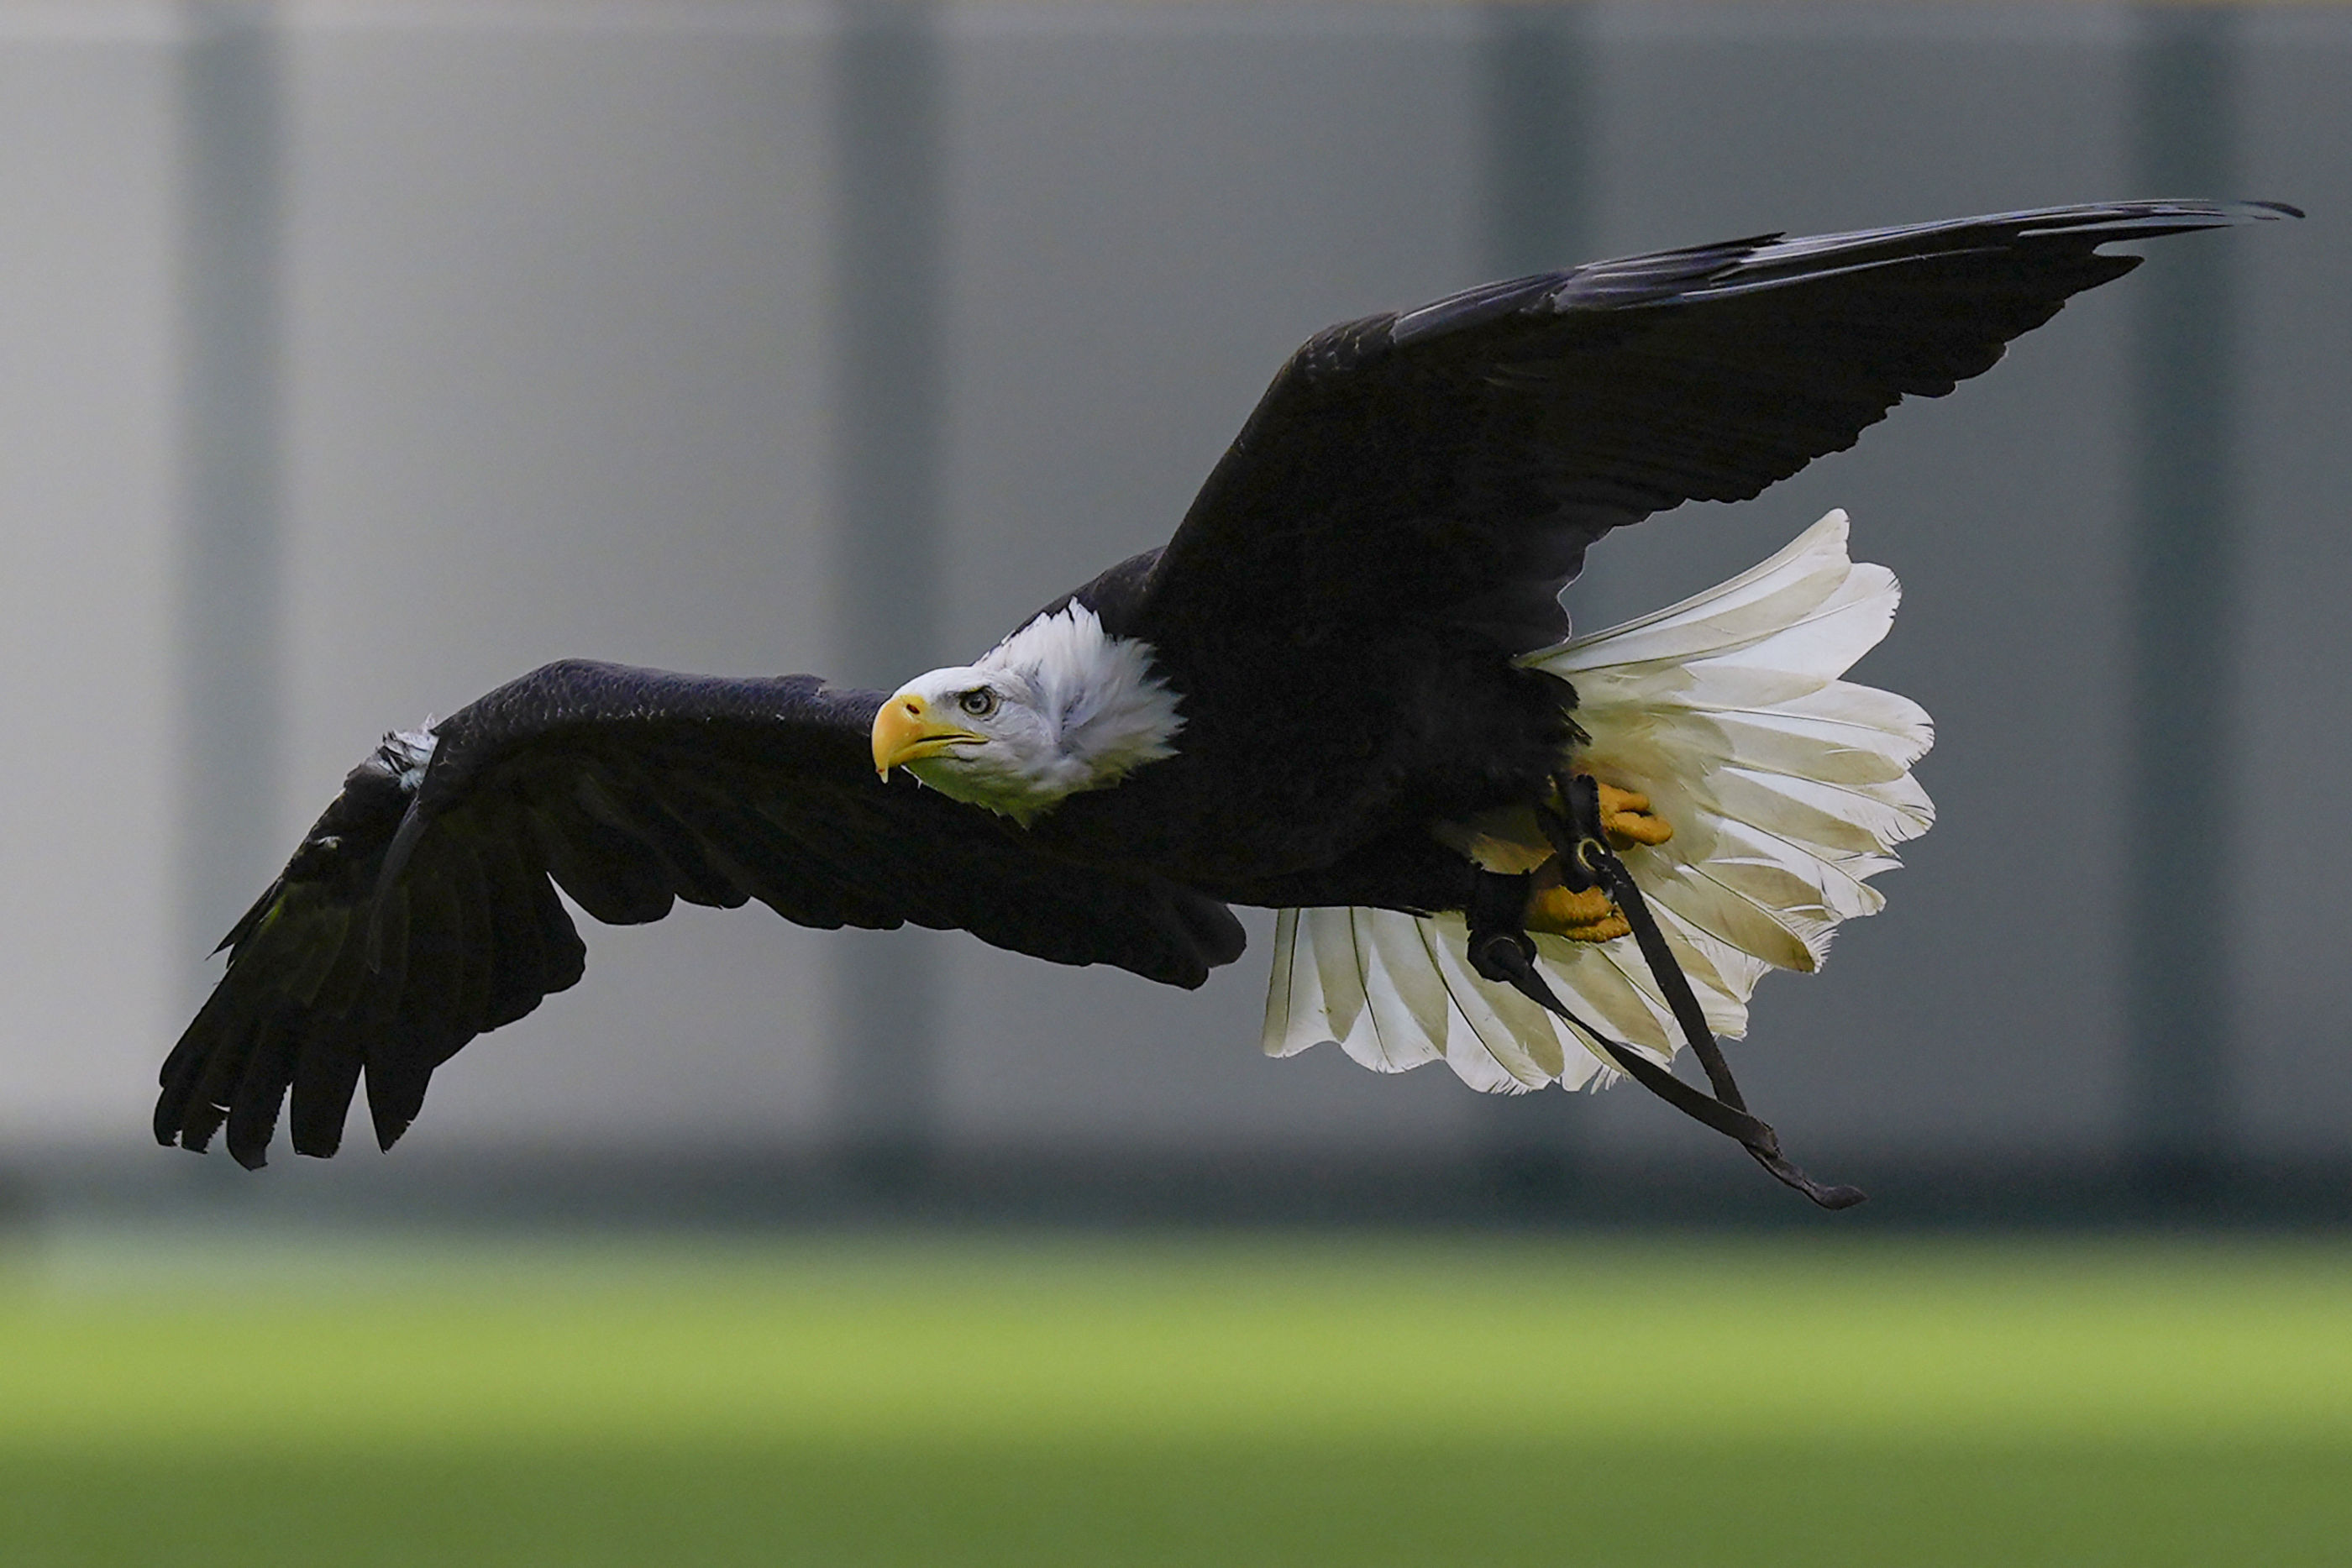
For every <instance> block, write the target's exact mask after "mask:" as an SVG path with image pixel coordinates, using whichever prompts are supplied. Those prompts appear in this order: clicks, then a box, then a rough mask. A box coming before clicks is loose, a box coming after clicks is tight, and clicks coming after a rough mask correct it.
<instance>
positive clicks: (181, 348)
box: [174, 0, 285, 986]
mask: <svg viewBox="0 0 2352 1568" xmlns="http://www.w3.org/2000/svg"><path fill="white" fill-rule="evenodd" d="M184 22H185V30H184V34H183V35H182V43H181V49H180V57H179V62H178V65H179V73H178V74H179V80H178V90H179V98H180V101H179V121H180V134H181V139H182V146H181V156H182V160H183V162H182V169H181V182H180V215H179V246H180V271H179V277H178V287H177V293H178V299H177V310H178V322H177V333H178V343H177V350H178V354H179V374H178V389H177V397H178V404H179V407H178V424H179V444H180V471H179V479H178V487H179V507H180V518H179V524H178V545H179V551H180V559H179V568H180V570H179V573H178V601H179V602H178V611H179V620H180V624H179V627H178V643H179V675H180V691H179V710H180V722H181V734H182V737H183V738H182V741H181V744H182V747H183V755H182V756H181V757H180V758H177V759H176V767H175V772H176V773H177V775H178V783H177V786H176V793H177V796H178V799H179V800H180V801H181V802H182V804H181V817H180V820H179V821H178V823H177V824H176V831H177V833H178V835H179V856H178V859H179V871H180V878H179V880H180V898H181V910H180V916H179V919H178V920H177V921H176V922H175V923H174V931H175V937H176V940H177V941H178V942H179V943H181V944H182V952H183V953H184V963H185V964H186V965H187V966H188V967H187V969H186V970H185V971H184V978H185V980H186V982H187V983H188V984H190V985H191V986H193V985H194V981H195V977H196V975H197V973H198V968H197V966H198V964H199V962H200V960H201V958H202V956H203V955H204V954H205V952H206V951H208V950H209V948H210V947H211V946H212V944H213V943H214V941H215V940H217V939H218V937H219V936H220V934H221V933H222V932H223V931H225V930H226V929H227V928H228V926H229V925H230V923H231V922H232V921H234V920H235V919H236V916H237V915H238V914H239V913H241V912H242V911H243V909H244V907H245V905H246V904H247V902H248V901H250V900H251V898H252V897H253V895H254V894H256V893H257V892H259V891H260V889H261V886H262V883H264V882H266V881H267V880H268V868H269V866H270V864H271V862H272V856H273V847H274V841H275V839H276V836H277V832H278V821H277V810H276V807H277V781H278V763H279V760H280V758H279V753H280V749H281V747H282V741H283V737H282V729H283V724H284V713H283V708H284V693H283V685H284V683H283V679H282V676H281V672H280V670H279V659H280V656H281V651H282V643H283V636H282V628H281V625H280V622H281V619H282V604H281V600H282V597H283V594H282V585H283V567H282V563H281V560H280V557H281V554H282V551H283V543H282V538H281V526H280V518H279V510H280V506H281V497H280V476H281V469H282V455H281V451H280V444H281V440H282V436H281V428H282V427H281V420H282V416H283V413H284V408H283V402H284V400H283V397H282V392H281V386H280V378H281V374H282V368H281V352H282V338H283V329H282V298H281V294H282V277H281V275H282V271H283V250H284V235H283V231H284V223H285V193H284V177H285V176H284V163H285V135H284V127H283V123H282V120H283V111H282V102H283V91H282V69H281V60H280V51H279V47H278V25H277V15H276V10H275V7H274V6H272V5H268V4H261V3H251V0H236V3H231V0H199V3H196V4H192V5H188V6H187V7H186V9H185V12H184Z"/></svg>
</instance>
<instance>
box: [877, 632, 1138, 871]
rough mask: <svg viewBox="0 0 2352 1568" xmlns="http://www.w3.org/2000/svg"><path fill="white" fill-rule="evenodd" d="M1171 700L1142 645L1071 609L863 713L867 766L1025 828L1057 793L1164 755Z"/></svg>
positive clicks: (1096, 784)
mask: <svg viewBox="0 0 2352 1568" xmlns="http://www.w3.org/2000/svg"><path fill="white" fill-rule="evenodd" d="M1178 704H1179V699H1178V697H1177V695H1176V694H1175V693H1174V692H1173V691H1171V690H1170V689H1169V687H1168V685H1166V683H1164V682H1162V681H1161V680H1160V679H1159V677H1157V676H1156V675H1154V674H1152V673H1151V649H1150V644H1148V643H1140V642H1137V641H1135V640H1134V639H1132V638H1124V637H1113V636H1111V635H1110V634H1109V633H1108V632H1105V631H1104V630H1103V628H1102V622H1101V621H1100V620H1099V619H1097V617H1096V615H1095V612H1093V611H1091V610H1088V609H1087V608H1086V607H1085V606H1084V605H1082V604H1078V603H1076V602H1073V603H1071V604H1069V605H1067V606H1066V607H1065V608H1063V609H1061V610H1057V611H1055V612H1054V613H1052V614H1050V615H1040V616H1039V617H1037V618H1036V619H1035V620H1034V621H1032V622H1029V623H1028V624H1027V625H1026V626H1024V627H1022V628H1021V630H1019V631H1018V632H1013V635H1011V636H1010V637H1007V638H1006V639H1005V640H1004V641H1003V642H1002V643H998V644H997V645H996V646H995V647H994V648H992V649H991V650H990V651H989V652H988V653H987V654H986V655H985V656H984V657H982V659H981V660H980V661H979V662H978V663H977V664H964V665H959V666H957V667H955V668H952V669H945V670H933V671H931V672H930V673H929V674H924V675H919V676H917V677H916V678H915V679H913V680H911V681H909V682H908V683H907V684H906V685H903V686H901V687H899V688H898V690H897V691H896V692H893V693H892V694H891V695H890V699H889V700H888V701H887V702H886V703H884V704H883V705H882V711H881V712H880V713H878V714H877V715H875V717H874V766H875V768H876V770H877V771H878V772H879V773H881V775H882V776H883V777H884V778H886V779H887V778H888V777H889V776H890V769H891V768H905V769H907V771H908V772H909V773H912V774H913V775H914V776H915V777H916V778H918V779H921V780H922V781H923V782H924V783H926V784H928V785H929V786H930V787H931V788H932V789H937V790H938V791H939V792H940V793H941V794H942V795H949V796H952V797H954V798H955V799H956V800H966V801H969V802H971V804H972V805H975V806H984V807H986V808H987V809H988V810H992V811H994V812H996V813H998V814H999V815H1001V816H1006V817H1011V818H1012V819H1013V820H1014V821H1017V822H1019V823H1021V824H1022V826H1024V827H1026V826H1028V825H1029V823H1030V822H1031V821H1034V820H1035V819H1036V818H1038V817H1039V816H1042V815H1043V814H1045V812H1047V811H1050V810H1053V809H1054V808H1055V806H1057V805H1059V804H1061V803H1062V801H1063V800H1066V799H1067V798H1068V797H1069V796H1072V795H1075V794H1077V793H1079V792H1080V791H1081V790H1086V789H1104V788H1106V787H1108V786H1109V785H1112V784H1116V783H1118V781H1119V780H1120V779H1124V778H1126V777H1127V775H1129V773H1131V772H1133V771H1134V770H1135V769H1136V768H1140V767H1142V766H1143V765H1144V764H1145V763H1147V762H1152V761H1156V760H1158V759H1159V758H1163V757H1172V756H1173V755H1175V750H1176V748H1175V747H1174V746H1173V745H1172V744H1171V742H1173V741H1174V739H1175V738H1176V734H1177V732H1178V731H1179V730H1181V729H1182V728H1183V727H1184V720H1183V717H1182V716H1181V714H1179V713H1178V711H1177V708H1178Z"/></svg>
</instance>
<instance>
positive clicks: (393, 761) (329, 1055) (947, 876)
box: [155, 661, 1243, 1166]
mask: <svg viewBox="0 0 2352 1568" xmlns="http://www.w3.org/2000/svg"><path fill="white" fill-rule="evenodd" d="M881 702H882V696H881V694H879V693H875V692H849V691H835V690H832V689H829V688H827V687H826V686H825V685H824V684H823V683H822V682H820V681H818V680H817V679H815V678H814V677H813V676H806V675H792V676H785V677H782V678H780V679H774V680H752V681H733V680H719V679H713V678H709V677H702V676H693V675H674V674H662V673H660V672H656V671H650V670H632V669H625V668H623V667H621V666H618V665H612V664H592V663H587V662H584V661H583V662H571V663H565V664H551V665H548V666H547V667H545V668H544V669H541V670H539V671H536V672H534V673H533V674H530V675H526V676H524V677H523V678H522V679H520V680H519V681H515V682H513V683H511V684H509V685H505V686H501V687H499V689H498V690H497V691H495V692H492V693H491V694H490V695H488V696H486V697H484V698H482V699H481V700H480V701H479V702H477V703H475V704H473V705H472V706H469V707H467V708H465V709H462V710H461V711H459V712H458V713H456V714H454V715H452V716H450V717H449V718H448V719H447V720H446V722H445V723H443V724H442V725H440V726H439V727H437V729H436V731H434V733H433V735H432V736H431V737H429V740H428V738H427V737H400V736H394V737H387V738H386V740H385V742H384V745H383V747H381V748H379V749H378V751H377V752H376V753H375V754H374V755H373V757H371V758H369V759H368V760H367V761H366V762H363V763H362V764H361V765H360V767H359V768H356V769H354V770H353V771H352V775H351V777H350V778H349V779H346V780H345V782H344V785H343V790H342V793H341V795H339V796H338V797H337V798H336V800H335V801H334V803H333V804H332V805H331V806H329V807H328V809H327V811H326V814H325V815H323V816H321V817H320V819H319V821H318V824H317V826H315V827H314V828H312V829H311V831H310V834H309V836H308V837H306V838H305V839H304V841H303V842H302V845H301V847H300V848H299V849H298V850H297V851H296V852H295V853H294V857H293V859H292V860H291V861H290V862H288V864H287V867H286V870H285V871H284V873H281V874H280V875H279V877H278V880H277V882H276V883H273V884H272V885H271V886H270V888H269V890H268V892H267V893H265V894H262V896H261V898H260V900H259V902H257V904H255V905H254V906H253V908H252V910H251V911H250V912H249V913H247V915H246V916H245V918H244V919H243V920H242V921H240V922H238V924H237V925H236V929H235V930H234V931H232V932H230V934H229V936H228V939H227V941H226V943H225V944H224V946H226V947H227V948H228V949H229V958H228V971H227V973H226V975H224V976H223V977H222V978H221V981H220V983H219V985H218V986H217V987H215V989H214V991H213V994H212V996H211V998H209V999H208V1000H207V1001H206V1002H205V1006H204V1008H203V1010H202V1011H200V1012H199V1013H198V1014H197V1015H196V1019H195V1021H194V1023H192V1024H190V1025H189V1026H188V1030H187V1032H186V1033H185V1034H184V1035H183V1036H182V1037H181V1039H180V1042H179V1044H178V1046H177V1047H176V1048H174V1049H173V1052H172V1054H171V1057H170V1059H169V1060H168V1061H165V1063H164V1064H163V1075H162V1079H163V1097H162V1099H161V1100H160V1101H159V1102H158V1103H157V1105H156V1109H155V1135H156V1136H157V1138H158V1139H160V1140H161V1141H162V1142H163V1143H165V1144H171V1143H174V1142H176V1143H178V1144H180V1145H182V1146H183V1147H185V1148H191V1149H202V1148H204V1147H205V1145H207V1144H208V1143H209V1142H210V1141H211V1138H212V1136H213V1134H214V1133H215V1131H217V1130H218V1129H219V1127H220V1125H221V1124H222V1122H223V1121H224V1120H226V1122H227V1124H228V1146H229V1152H230V1153H231V1154H232V1155H235V1156H236V1159H237V1160H238V1162H239V1163H240V1164H243V1165H246V1166H259V1165H260V1164H261V1163H262V1161H263V1156H264V1154H265V1153H266V1151H267V1149H268V1145H269V1141H270V1137H271V1135H272V1134H273V1132H274V1131H275V1129H276V1126H277V1123H278V1114H279V1112H280V1110H281V1108H282V1107H283V1106H284V1104H285V1102H286V1099H287V1094H288V1091H289V1088H290V1089H291V1091H292V1096H293V1115H292V1123H293V1127H292V1131H293V1138H294V1146H295V1148H296V1149H297V1150H298V1151H299V1152H300V1153H303V1154H307V1155H331V1154H333V1153H334V1152H335V1149H336V1146H337V1145H338V1144H339V1143H340V1142H341V1136H342V1127H343V1122H344V1118H345V1115H346V1113H348V1111H349V1109H350V1105H351V1101H352V1093H353V1092H354V1090H355V1089H356V1088H357V1086H358V1083H359V1080H360V1078H361V1075H362V1072H364V1074H365V1076H366V1079H367V1098H368V1108H369V1111H370V1113H372V1115H373V1121H374V1124H375V1134H376V1139H377V1142H378V1143H379V1144H381V1145H383V1146H384V1147H386V1148H389V1147H391V1145H392V1143H393V1141H394V1139H396V1138H398V1137H399V1136H400V1134H401V1133H402V1132H403V1131H404V1130H405V1129H406V1128H407V1126H408V1124H409V1122H410V1121H411V1120H412V1119H414V1118H415V1114H416V1112H417V1108H418V1106H419V1105H420V1104H422V1103H423V1102H424V1098H425V1084H426V1082H427V1081H428V1080H429V1079H430V1078H431V1077H432V1073H433V1070H434V1069H435V1068H436V1067H437V1066H439V1065H440V1064H441V1063H442V1062H444V1061H447V1060H448V1059H449V1057H450V1056H452V1055H453V1054H455V1053H456V1052H457V1050H458V1048H459V1047H461V1046H463V1045H464V1044H465V1043H466V1042H467V1040H471V1039H473V1038H474V1036H476V1035H478V1034H480V1033H482V1032H483V1031H485V1030H493V1029H496V1028H498V1027H499V1025H501V1024H506V1023H511V1022H513V1021H514V1020H515V1019H519V1018H521V1017H522V1016H523V1015H524V1014H526V1013H528V1012H530V1010H531V1009H533V1008H535V1007H537V1006H538V1005H539V1003H540V1001H541V998H544V997H546V996H547V995H548V994H549V993H550V992H553V991H560V990H562V989H564V988H566V987H568V986H571V985H572V984H573V983H575V982H576V981H577V980H578V979H579V978H580V975H581V969H582V964H583V956H584V949H583V946H582V945H581V941H580V936H579V933H578V932H577V931H576V930H575V929H574V928H573V926H572V919H571V916H570V915H568V914H567V912H566V911H565V909H564V906H563V904H562V900H560V899H559V898H557V896H556V894H555V889H556V888H557V887H559V886H560V887H562V890H563V891H564V892H565V893H567V894H570V895H571V896H572V899H573V901H574V902H576V903H577V904H579V905H580V906H581V907H582V908H583V909H585V910H586V911H588V913H589V914H591V915H594V916H595V917H596V918H597V919H599V920H603V921H606V922H609V923H612V924H614V925H630V924H636V923H640V922H644V921H649V920H658V919H660V918H661V917H662V916H663V915H667V914H668V913H669V910H670V907H671V904H672V903H673V901H675V900H677V899H680V898H683V899H685V900H687V901H688V902H689V903H693V904H713V905H717V906H719V907H721V908H733V907H735V906H736V905H739V904H743V903H745V902H746V901H747V900H750V899H754V898H756V899H758V900H760V901H761V903H763V904H767V905H769V906H770V907H771V908H772V909H774V910H775V911H776V912H777V913H778V914H780V915H783V916H784V917H785V918H786V919H788V920H793V921H797V922H798V923H800V924H801V925H816V926H827V927H830V926H839V925H862V926H869V927H883V928H887V927H894V926H897V925H901V924H903V923H906V922H909V921H911V922H913V923H914V924H916V925H928V926H932V927H937V928H941V929H946V928H953V927H961V928H962V929H964V930H967V931H970V932H971V933H972V934H973V935H975V936H979V937H981V938H982V940H984V941H987V942H992V943H994V944H995V945H996V946H1000V947H1010V948H1012V949H1013V950H1015V951H1016V952H1022V953H1028V954H1033V955H1034V956H1037V957H1040V958H1048V959H1051V960H1053V961H1055V962H1056V963H1063V964H1097V963H1102V964H1116V965H1118V967H1121V968H1124V969H1129V970H1132V971H1134V972H1135V973H1136V974H1139V975H1142V976H1144V977H1148V978H1150V979H1154V980H1161V981H1165V982H1167V983H1169V984H1171V985H1179V986H1197V985H1199V984H1200V983H1201V982H1202V980H1203V979H1205V978H1206V977H1207V976H1208V973H1209V971H1210V969H1212V968H1213V967H1216V966H1218V965H1220V964H1224V963H1229V962H1231V961H1232V960H1233V959H1234V958H1235V957H1237V956H1239V955H1240V953H1241V950H1242V941H1243V938H1242V931H1241V927H1240V925H1239V924H1238V923H1237V922H1236V921H1235V920H1234V917H1233V915H1232V914H1231V912H1230V911H1228V910H1227V909H1226V908H1225V907H1224V906H1223V904H1218V903H1215V902H1213V901H1212V900H1210V899H1207V898H1204V897H1202V896H1201V895H1200V894H1194V893H1190V892H1187V891H1185V890H1183V889H1181V888H1177V887H1174V886H1171V885H1170V884H1167V883H1160V882H1156V881H1152V880H1149V879H1146V878H1144V877H1140V876H1129V875H1125V874H1121V873H1113V872H1106V871H1102V870H1099V869H1088V868H1084V867H1080V866H1076V865H1074V864H1070V863H1067V862H1060V861H1056V860H1054V859H1051V858H1048V857H1046V856H1045V855H1043V854H1041V853H1040V852H1037V851H1036V850H1035V849H1034V848H1033V847H1030V846H1029V845H1027V844H1025V843H1024V841H1022V839H1021V838H1020V837H1019V836H1018V835H1017V834H1015V833H1013V832H1012V831H1008V830H1007V829H1006V828H1005V827H1004V826H1003V824H1002V823H1001V822H1000V821H999V820H998V819H996V818H994V817H992V816H990V815H989V814H988V813H986V812H984V811H982V810H977V809H975V808H972V807H970V806H966V805H962V804H960V803H958V802H956V801H954V800H949V799H948V798H947V797H945V796H943V795H940V794H938V793H936V792H934V791H931V790H929V789H923V788H921V787H920V786H919V785H918V784H917V783H916V782H915V781H914V779H911V778H908V777H907V776H906V775H904V774H900V775H898V776H897V777H896V778H894V779H893V780H892V781H891V782H890V783H888V784H885V783H883V782H881V781H880V780H878V779H876V777H875V775H874V768H873V763H872V760H871V752H870V748H869V742H868V738H867V737H868V732H869V729H870V727H871V725H872V722H873V718H874V714H875V710H876V709H877V707H878V706H880V705H881ZM428 746H429V747H430V752H429V755H430V762H429V765H427V764H426V762H425V758H426V755H427V747H428Z"/></svg>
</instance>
